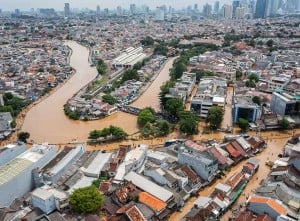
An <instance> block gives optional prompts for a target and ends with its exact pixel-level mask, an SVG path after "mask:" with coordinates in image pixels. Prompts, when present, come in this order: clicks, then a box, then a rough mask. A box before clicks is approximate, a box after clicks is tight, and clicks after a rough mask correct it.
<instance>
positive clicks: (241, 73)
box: [235, 70, 243, 80]
mask: <svg viewBox="0 0 300 221" xmlns="http://www.w3.org/2000/svg"><path fill="white" fill-rule="evenodd" d="M242 76H243V72H241V71H240V70H237V71H236V72H235V78H236V79H237V80H241V78H242Z"/></svg>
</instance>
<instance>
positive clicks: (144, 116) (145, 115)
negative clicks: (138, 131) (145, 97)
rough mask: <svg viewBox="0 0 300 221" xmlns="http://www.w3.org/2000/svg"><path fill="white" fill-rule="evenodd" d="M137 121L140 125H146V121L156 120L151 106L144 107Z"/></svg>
mask: <svg viewBox="0 0 300 221" xmlns="http://www.w3.org/2000/svg"><path fill="white" fill-rule="evenodd" d="M137 121H138V124H139V125H140V126H144V125H145V124H146V123H148V122H150V123H151V122H153V121H154V115H153V113H152V111H151V110H149V108H144V109H142V110H141V111H140V112H139V114H138V119H137Z"/></svg>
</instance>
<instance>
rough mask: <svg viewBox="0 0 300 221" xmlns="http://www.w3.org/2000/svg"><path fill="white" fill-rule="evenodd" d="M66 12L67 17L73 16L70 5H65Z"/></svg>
mask: <svg viewBox="0 0 300 221" xmlns="http://www.w3.org/2000/svg"><path fill="white" fill-rule="evenodd" d="M64 12H65V16H69V15H70V14H71V10H70V3H65V8H64Z"/></svg>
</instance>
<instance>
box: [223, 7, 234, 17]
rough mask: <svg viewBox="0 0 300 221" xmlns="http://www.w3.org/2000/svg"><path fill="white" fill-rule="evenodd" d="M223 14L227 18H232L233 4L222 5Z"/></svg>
mask: <svg viewBox="0 0 300 221" xmlns="http://www.w3.org/2000/svg"><path fill="white" fill-rule="evenodd" d="M222 15H223V17H224V18H225V19H232V6H231V5H226V4H225V5H223V7H222Z"/></svg>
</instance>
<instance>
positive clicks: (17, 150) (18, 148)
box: [0, 142, 26, 166]
mask: <svg viewBox="0 0 300 221" xmlns="http://www.w3.org/2000/svg"><path fill="white" fill-rule="evenodd" d="M25 150H26V146H25V144H24V143H21V142H20V143H17V144H8V145H6V146H4V147H0V166H1V165H4V164H6V163H8V162H9V161H11V160H13V159H14V158H16V157H17V156H19V155H20V154H21V153H23V152H25Z"/></svg>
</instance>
